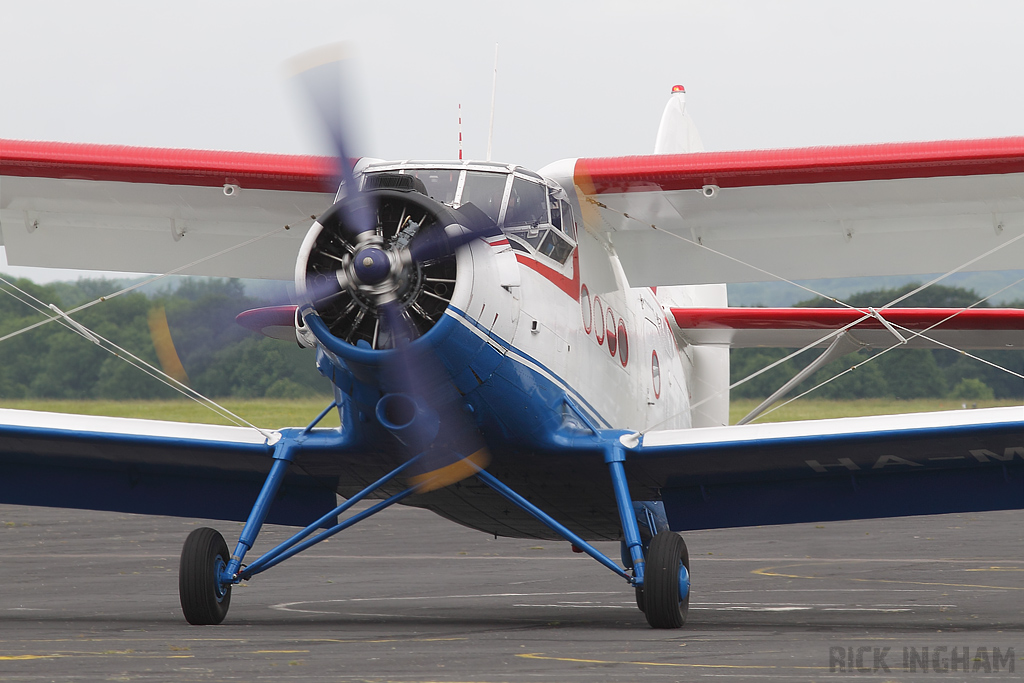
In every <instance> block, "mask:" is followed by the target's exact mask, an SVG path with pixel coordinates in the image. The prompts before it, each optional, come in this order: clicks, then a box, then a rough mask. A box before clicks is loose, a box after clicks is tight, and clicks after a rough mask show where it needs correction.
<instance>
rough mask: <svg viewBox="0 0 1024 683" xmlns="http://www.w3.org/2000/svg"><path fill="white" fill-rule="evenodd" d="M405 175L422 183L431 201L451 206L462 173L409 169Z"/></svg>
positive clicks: (455, 170)
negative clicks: (413, 177)
mask: <svg viewBox="0 0 1024 683" xmlns="http://www.w3.org/2000/svg"><path fill="white" fill-rule="evenodd" d="M406 173H408V174H410V175H412V176H415V177H416V178H419V179H420V180H422V181H423V185H424V186H425V187H426V188H427V195H428V196H429V197H430V198H431V199H433V200H435V201H438V202H441V203H442V204H452V203H453V202H454V201H455V193H456V191H458V189H459V174H460V173H462V171H459V170H457V169H450V170H449V169H439V168H431V169H410V170H408V171H406ZM481 208H482V207H481Z"/></svg>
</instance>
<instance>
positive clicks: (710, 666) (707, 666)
mask: <svg viewBox="0 0 1024 683" xmlns="http://www.w3.org/2000/svg"><path fill="white" fill-rule="evenodd" d="M516 657H522V658H523V659H543V660H547V661H552V662H573V663H575V664H629V665H631V666H674V667H683V668H689V669H778V668H785V669H814V670H822V669H825V668H827V667H823V666H787V667H777V666H773V665H767V666H761V665H757V664H692V663H688V662H631V661H619V660H614V659H577V658H573V657H548V656H547V655H545V654H544V653H543V652H530V653H525V654H520V655H516Z"/></svg>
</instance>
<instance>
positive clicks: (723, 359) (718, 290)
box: [654, 85, 729, 427]
mask: <svg viewBox="0 0 1024 683" xmlns="http://www.w3.org/2000/svg"><path fill="white" fill-rule="evenodd" d="M703 151H704V143H703V142H701V139H700V134H699V133H698V132H697V126H696V125H694V123H693V119H691V118H690V114H689V113H687V111H686V90H685V89H684V88H683V86H681V85H676V86H673V87H672V95H671V96H670V97H669V100H668V104H666V105H665V112H664V113H663V114H662V115H661V125H660V126H659V127H658V139H657V141H656V142H655V143H654V153H655V154H688V153H690V152H703ZM658 300H659V301H661V302H662V303H668V302H674V303H675V304H677V305H679V306H680V307H682V308H690V307H699V306H702V305H704V304H705V303H707V302H709V301H716V302H717V303H718V305H720V306H723V307H724V306H728V297H727V295H726V288H725V285H684V286H678V287H659V288H658ZM686 357H687V358H688V359H689V360H690V363H691V364H690V365H689V366H688V367H687V368H686V369H687V370H688V372H687V382H688V388H689V391H690V400H691V402H692V404H693V405H695V406H696V407H695V408H693V409H692V410H691V422H692V425H693V426H694V427H713V426H720V425H727V424H729V347H728V346H712V345H708V346H694V347H691V348H690V351H689V353H687V354H686Z"/></svg>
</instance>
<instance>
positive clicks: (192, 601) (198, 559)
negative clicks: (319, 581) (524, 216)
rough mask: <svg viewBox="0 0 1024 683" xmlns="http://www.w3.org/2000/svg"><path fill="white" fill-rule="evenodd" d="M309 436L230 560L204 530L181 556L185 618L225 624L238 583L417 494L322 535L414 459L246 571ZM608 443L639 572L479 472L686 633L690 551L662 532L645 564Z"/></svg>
mask: <svg viewBox="0 0 1024 683" xmlns="http://www.w3.org/2000/svg"><path fill="white" fill-rule="evenodd" d="M308 432H309V428H307V429H306V430H304V431H303V432H301V433H300V434H299V435H298V436H297V437H295V438H292V437H289V436H284V437H283V438H282V439H281V440H280V441H279V442H278V443H277V445H276V447H275V449H274V455H273V457H274V463H273V465H272V466H271V469H270V473H269V474H268V475H267V479H266V481H265V482H264V484H263V488H262V490H261V491H260V494H259V496H258V497H257V499H256V503H255V504H254V505H253V508H252V511H251V512H250V513H249V518H248V520H247V521H246V523H245V526H244V528H243V529H242V533H241V534H240V537H239V539H238V543H237V545H236V546H235V551H234V553H232V554H231V555H230V556H228V554H227V545H226V544H225V542H224V539H223V537H222V536H221V535H220V534H219V533H217V532H216V531H215V530H213V529H208V528H201V529H197V530H196V531H194V532H193V533H192V534H191V535H189V537H188V539H187V540H186V542H185V546H184V548H183V549H182V556H181V570H180V573H179V582H178V588H179V595H180V598H181V606H182V611H183V612H184V614H185V618H186V620H187V621H188V622H189V623H190V624H219V623H220V622H221V621H223V620H224V617H225V616H226V615H227V611H228V606H229V604H230V601H231V587H232V586H233V585H234V584H236V583H240V582H242V581H245V580H248V579H250V578H252V577H253V576H255V575H256V574H259V573H261V572H264V571H266V570H268V569H270V568H271V567H274V566H277V565H278V564H280V563H281V562H284V561H285V560H287V559H288V558H290V557H293V556H295V555H297V554H298V553H300V552H302V551H303V550H306V549H307V548H309V547H311V546H313V545H315V544H317V543H319V542H320V541H323V540H326V539H328V538H330V537H331V536H333V535H335V534H337V533H338V532H340V531H343V530H345V529H347V528H349V527H351V526H353V525H355V524H357V523H358V522H360V521H362V520H364V519H366V518H368V517H370V516H372V515H374V514H376V513H377V512H380V511H381V510H384V509H385V508H388V507H390V506H391V505H394V504H395V503H398V502H400V501H402V500H404V499H405V498H407V497H408V496H410V495H412V494H413V493H415V491H416V488H415V487H413V488H408V489H405V490H403V491H401V492H400V493H396V494H395V495H393V496H391V497H389V498H387V499H386V500H383V501H381V502H379V503H377V504H376V505H373V506H372V507H370V508H367V509H366V510H364V511H362V512H360V513H358V514H355V515H353V516H352V517H349V518H348V519H346V520H344V521H342V522H340V523H337V524H335V525H334V526H332V527H330V528H329V529H326V530H323V531H320V533H316V532H317V530H318V529H320V528H321V527H322V526H323V525H324V524H326V523H328V522H329V521H330V520H331V519H336V518H337V517H338V516H340V515H341V514H343V513H344V512H346V511H347V510H349V509H350V508H351V507H352V506H353V505H355V504H356V503H358V502H359V501H361V500H363V499H364V498H366V497H367V496H369V495H370V494H372V493H374V492H375V491H377V490H378V489H380V488H381V487H382V486H384V485H385V484H387V483H388V482H390V481H391V480H393V479H394V478H395V477H398V476H399V475H401V474H402V473H403V472H404V471H405V470H406V469H407V468H408V467H409V466H410V465H412V464H413V463H414V462H415V461H416V458H413V459H412V460H409V461H408V462H406V463H404V464H402V465H401V466H399V467H396V468H395V469H394V470H392V471H391V472H389V473H388V474H386V475H384V476H383V477H381V478H380V479H378V480H377V481H375V482H373V483H372V484H370V485H369V486H367V487H366V488H364V489H363V490H362V491H360V492H359V493H357V494H355V495H354V496H352V497H351V498H349V499H348V500H346V501H345V502H344V503H342V504H341V505H339V506H338V507H336V508H335V509H334V510H332V511H330V512H329V513H327V514H326V515H324V516H323V517H321V518H320V519H318V520H316V521H315V522H313V523H312V524H310V525H309V526H307V527H306V528H305V529H303V530H302V531H300V532H298V533H297V534H295V535H294V536H292V537H291V538H289V539H288V540H287V541H285V542H283V543H281V544H280V545H278V546H277V547H275V548H273V549H271V550H270V551H268V552H266V553H264V555H263V556H262V557H260V558H259V559H258V560H256V561H255V562H253V563H252V564H250V565H248V566H246V565H244V564H243V560H244V559H245V555H246V553H247V552H248V551H249V550H250V549H251V548H252V547H253V545H254V544H255V542H256V537H257V535H258V534H259V531H260V529H261V527H262V526H263V523H264V521H265V520H266V518H267V513H268V512H269V509H270V504H271V503H272V502H273V500H274V498H275V496H276V495H277V492H278V490H279V489H280V487H281V483H282V482H283V480H284V476H285V473H286V472H287V470H288V465H289V464H290V463H291V461H292V459H293V458H294V457H295V455H296V452H297V451H298V450H299V448H300V443H301V441H302V440H303V438H304V437H305V435H306V434H307V433H308ZM606 444H607V445H606V448H605V458H604V460H605V462H606V463H607V465H608V469H609V471H610V473H611V479H612V487H613V490H614V492H615V500H616V504H617V506H618V511H619V518H620V520H621V522H622V529H623V536H624V541H623V544H624V549H625V550H626V551H627V552H628V555H629V559H630V560H631V563H627V565H628V564H631V565H632V566H631V568H632V573H629V572H627V571H626V570H624V569H622V568H621V567H619V565H617V564H616V563H615V562H614V561H612V560H611V559H610V558H609V557H607V556H606V555H605V554H604V553H602V552H601V551H599V550H598V549H597V548H595V547H594V546H592V545H591V544H590V543H587V542H586V541H585V540H583V539H582V538H581V537H580V536H579V535H577V534H575V533H573V532H572V531H571V530H570V529H568V528H567V527H565V526H564V525H562V524H560V523H559V522H558V521H556V520H555V519H554V518H552V517H551V516H550V515H548V514H547V513H545V512H544V511H543V510H541V509H540V508H538V507H537V506H536V505H534V504H533V503H530V502H529V501H528V500H526V499H525V498H523V497H522V496H521V495H519V494H518V493H516V492H515V491H513V490H512V489H511V488H509V487H508V486H506V485H505V484H503V483H502V482H501V481H499V480H498V479H497V478H495V477H494V475H492V474H490V473H489V472H487V471H486V470H480V471H478V472H477V473H476V477H477V479H479V480H480V481H481V482H483V483H484V484H486V485H487V486H489V487H490V488H492V489H493V490H494V491H496V492H497V493H499V494H500V495H502V496H503V497H505V498H506V499H508V500H509V501H510V502H512V503H513V504H515V505H516V506H518V507H520V508H522V509H523V510H524V511H526V512H527V513H529V514H531V515H532V516H533V517H535V518H536V519H537V520H539V521H540V522H541V523H543V524H544V525H545V526H547V527H548V528H550V529H551V530H553V531H554V532H555V533H556V534H558V535H559V536H561V537H562V538H564V539H565V540H567V541H569V542H570V543H572V544H573V545H575V546H576V547H577V548H578V549H580V550H582V551H583V552H585V553H587V554H588V555H590V556H591V557H592V558H594V559H595V560H597V561H598V562H600V563H601V564H603V565H604V566H605V567H607V568H608V569H610V570H611V571H613V572H615V573H616V574H618V575H619V576H621V577H622V578H623V579H625V580H626V581H628V582H629V583H630V585H632V586H633V587H634V588H635V589H636V591H637V600H638V604H639V605H641V608H642V609H643V610H644V613H645V614H646V616H647V621H648V623H650V625H651V626H653V627H655V628H678V627H679V626H682V624H683V621H684V620H685V618H686V608H687V606H688V605H689V592H690V575H689V571H688V565H689V557H688V556H687V553H686V545H685V544H684V543H683V540H682V538H680V537H679V536H678V534H675V533H674V532H671V531H669V530H668V529H663V530H661V531H659V532H658V533H656V534H655V535H654V538H653V540H652V541H651V543H650V546H649V548H648V549H647V553H646V557H645V553H644V550H645V549H644V545H643V541H642V539H641V535H640V528H639V525H638V524H637V512H636V510H635V509H634V503H633V501H632V499H631V498H630V495H629V487H628V485H627V482H626V472H625V467H624V466H623V463H624V462H625V459H626V452H625V449H624V448H623V447H622V445H621V444H620V442H619V441H618V439H617V438H614V439H613V440H609V441H607V442H606ZM646 521H647V525H648V527H650V528H651V530H652V531H654V530H655V529H656V528H659V527H662V526H663V525H659V524H656V523H655V522H654V520H653V518H651V517H648V519H647V520H646ZM314 534H315V535H314ZM624 554H625V553H624Z"/></svg>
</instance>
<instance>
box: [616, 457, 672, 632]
mask: <svg viewBox="0 0 1024 683" xmlns="http://www.w3.org/2000/svg"><path fill="white" fill-rule="evenodd" d="M625 460H626V453H625V450H624V449H623V448H622V447H621V446H619V445H618V443H615V444H613V445H612V446H611V447H609V448H608V450H607V451H606V453H605V462H606V463H607V464H608V470H609V471H610V472H611V475H612V487H613V488H614V490H615V501H616V502H617V503H618V506H619V518H620V520H621V521H622V535H623V536H624V541H623V542H624V545H625V548H624V550H625V551H626V552H623V559H626V557H625V556H626V553H627V552H628V553H629V556H630V559H632V564H633V581H632V583H633V587H634V588H635V590H636V605H637V607H639V608H640V611H641V612H643V613H644V616H646V617H647V623H648V624H650V625H651V627H652V628H679V627H680V626H682V625H683V622H684V621H686V612H687V611H688V610H689V607H690V570H689V566H690V556H689V553H687V551H686V544H685V543H683V539H682V538H681V537H680V536H679V534H677V533H675V532H674V531H670V530H669V529H662V530H660V531H658V533H656V534H655V535H654V538H653V539H651V544H650V546H649V547H648V548H647V557H646V558H645V557H644V555H643V552H644V546H643V542H642V540H641V538H640V528H639V526H638V524H637V520H636V511H635V509H634V505H633V501H632V499H631V498H630V495H629V486H628V485H627V483H626V469H625V466H624V465H623V463H624V462H625ZM647 516H648V520H649V521H648V526H649V527H650V529H651V531H652V532H653V531H654V530H655V528H656V526H657V525H656V524H655V523H654V522H653V519H652V516H651V515H650V513H648V515H647Z"/></svg>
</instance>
